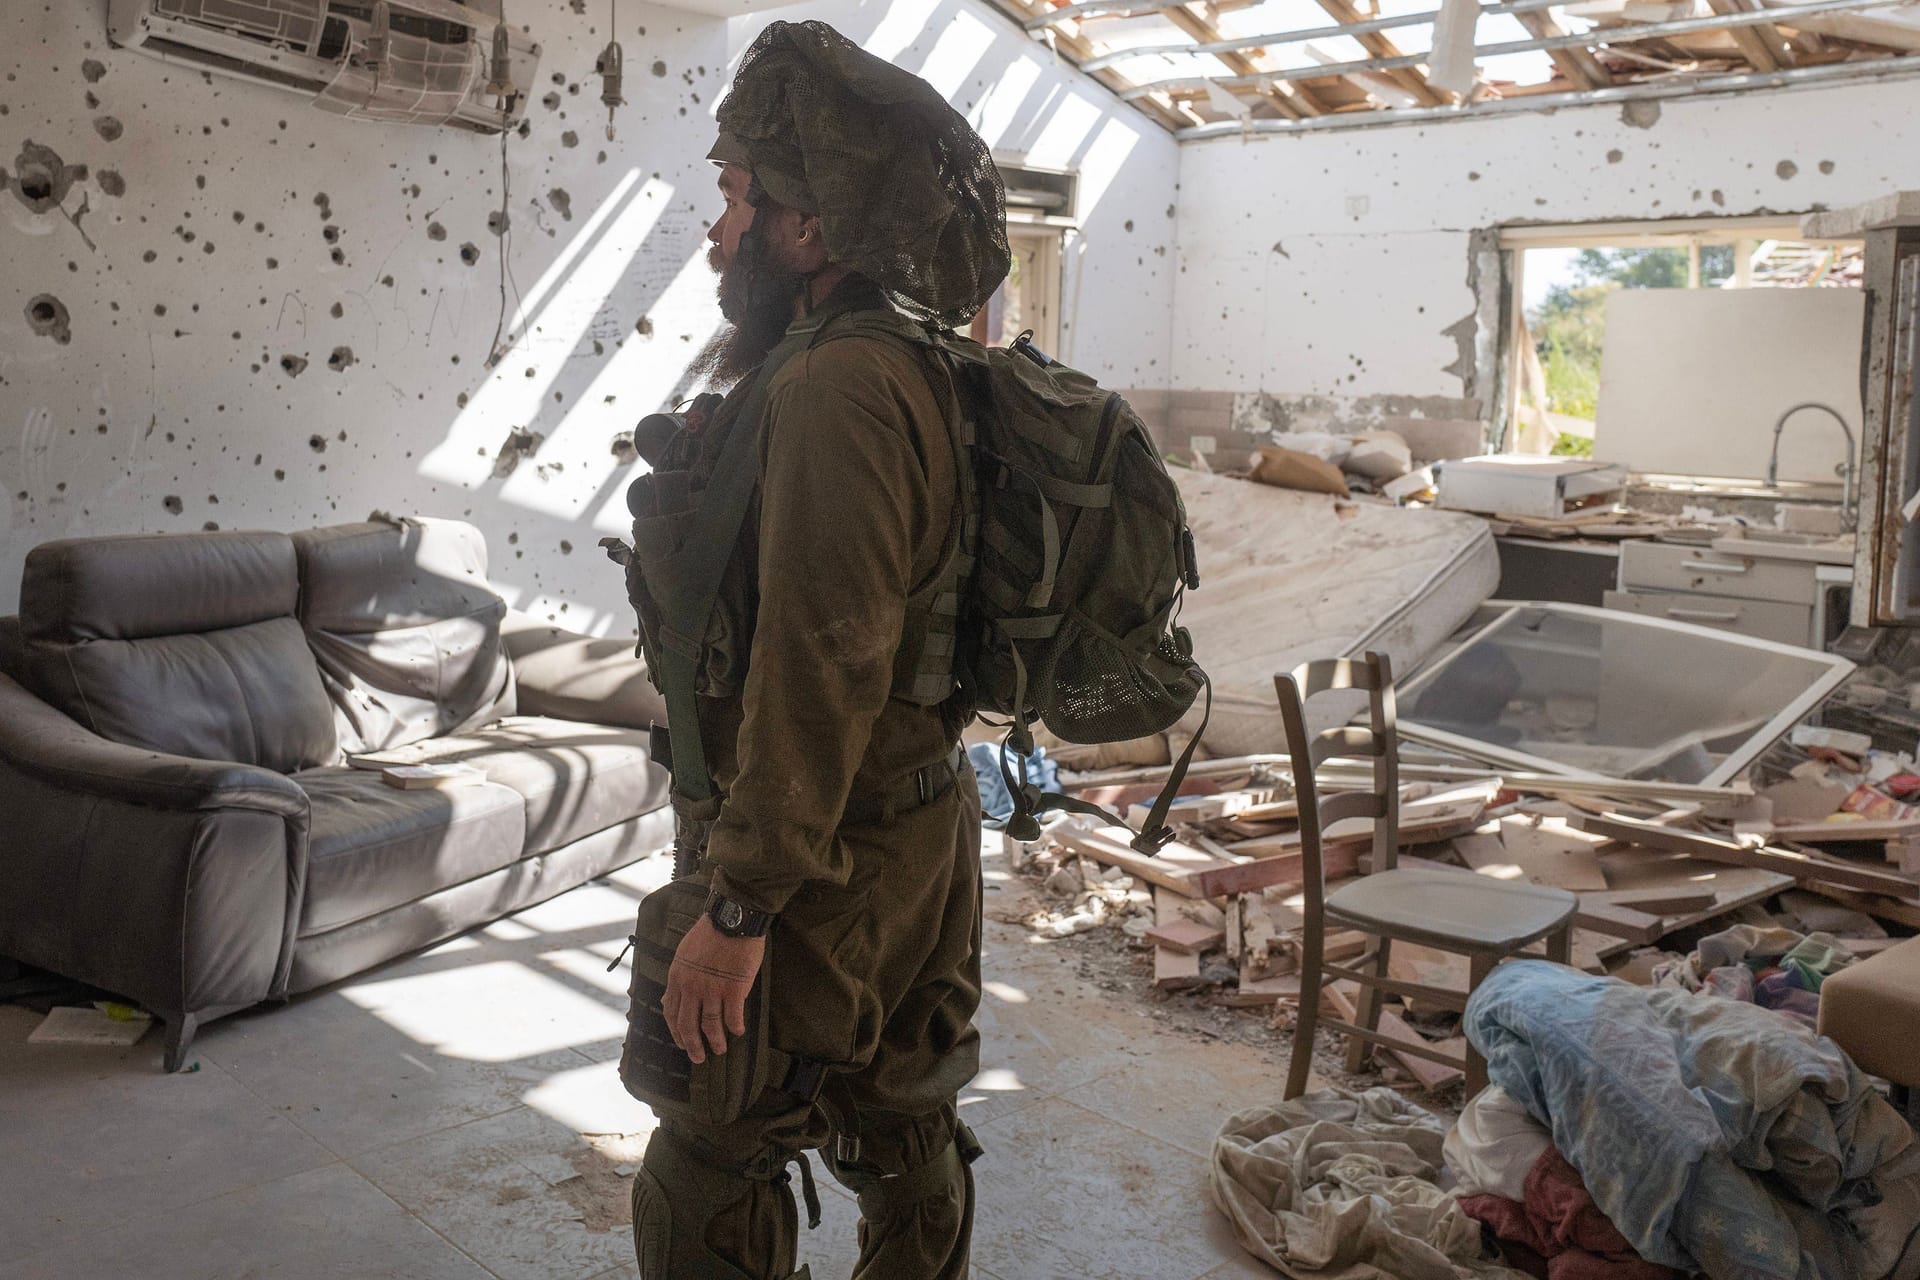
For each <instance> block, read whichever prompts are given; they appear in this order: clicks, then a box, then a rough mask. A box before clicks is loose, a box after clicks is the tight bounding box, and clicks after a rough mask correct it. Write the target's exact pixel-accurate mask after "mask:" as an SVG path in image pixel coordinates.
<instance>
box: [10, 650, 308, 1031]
mask: <svg viewBox="0 0 1920 1280" xmlns="http://www.w3.org/2000/svg"><path fill="white" fill-rule="evenodd" d="M310 811H311V810H310V806H309V804H308V801H307V796H306V793H305V792H304V791H302V790H301V789H300V787H299V786H298V785H297V784H296V783H295V782H294V781H293V780H292V779H290V778H286V777H282V776H281V775H280V774H277V773H273V772H271V771H269V770H265V769H257V768H253V767H251V766H247V765H240V764H228V763H221V762H218V761H209V760H192V759H187V758H185V757H180V756H170V755H165V754H162V753H159V752H153V751H147V750H143V749H140V748H135V747H128V746H124V745H121V744H119V743H115V742H110V741H108V740H106V739H104V738H101V737H99V736H98V735H96V734H94V733H91V732H89V731H88V730H87V729H85V728H83V727H81V726H80V725H79V724H76V723H75V722H74V721H73V720H71V719H69V718H68V717H67V716H65V715H63V714H62V713H61V712H59V711H58V710H56V709H54V708H53V707H50V706H48V705H47V704H46V703H44V702H41V701H40V700H39V699H38V698H36V697H34V696H33V695H32V694H31V693H29V692H28V691H27V690H26V689H24V688H22V687H21V686H20V685H19V684H18V683H16V682H14V681H13V680H10V679H7V678H6V677H4V676H0V813H5V814H6V815H7V817H6V819H5V820H4V821H0V955H7V956H10V957H12V958H13V959H16V960H24V961H26V962H28V963H30V964H35V965H40V966H42V967H44V968H48V969H51V970H53V971H54V972H56V973H60V974H64V975H65V976H67V977H70V978H77V979H79V980H80V981H83V982H88V983H92V984H93V985H95V986H99V987H103V988H105V989H106V990H108V991H113V992H116V993H118V994H120V995H122V996H126V997H128V998H130V999H133V1000H137V1001H139V1002H140V1003H141V1004H143V1005H145V1006H146V1007H147V1008H149V1009H152V1010H153V1011H155V1012H156V1013H159V1014H161V1015H162V1016H163V1017H165V1018H167V1019H168V1021H169V1023H170V1024H172V1025H173V1026H174V1027H182V1028H188V1029H190V1025H191V1024H190V1022H182V1018H183V1016H184V1015H190V1014H198V1013H203V1012H207V1011H212V1010H226V1009H234V1008H240V1007H243V1006H245V1005H249V1004H253V1003H256V1002H258V1001H261V1000H266V999H271V998H273V997H275V996H280V995H283V994H285V992H286V989H287V981H288V975H289V973H290V971H291V968H292V960H293V941H294V935H295V929H296V925H297V922H298V920H299V916H300V909H301V903H302V900H303V898H304V896H305V888H306V867H307V836H308V829H309V822H310Z"/></svg>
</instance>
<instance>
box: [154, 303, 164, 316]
mask: <svg viewBox="0 0 1920 1280" xmlns="http://www.w3.org/2000/svg"><path fill="white" fill-rule="evenodd" d="M153 314H155V315H157V316H163V315H165V314H167V304H166V303H164V302H156V303H154V304H153Z"/></svg>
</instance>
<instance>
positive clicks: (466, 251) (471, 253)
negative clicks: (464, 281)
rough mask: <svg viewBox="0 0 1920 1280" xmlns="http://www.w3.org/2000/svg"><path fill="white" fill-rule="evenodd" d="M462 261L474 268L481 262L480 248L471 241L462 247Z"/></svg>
mask: <svg viewBox="0 0 1920 1280" xmlns="http://www.w3.org/2000/svg"><path fill="white" fill-rule="evenodd" d="M460 261H462V262H464V263H466V264H467V265H468V266H470V267H471V266H474V265H475V264H476V263H478V262H479V261H480V246H479V245H476V244H475V243H474V242H473V241H471V240H469V241H467V242H466V243H465V244H463V245H461V246H460Z"/></svg>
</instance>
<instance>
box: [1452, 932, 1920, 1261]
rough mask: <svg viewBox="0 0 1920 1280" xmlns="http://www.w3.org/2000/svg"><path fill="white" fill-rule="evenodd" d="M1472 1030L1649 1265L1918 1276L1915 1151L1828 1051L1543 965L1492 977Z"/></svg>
mask: <svg viewBox="0 0 1920 1280" xmlns="http://www.w3.org/2000/svg"><path fill="white" fill-rule="evenodd" d="M1466 1034H1467V1038H1468V1039H1469V1040H1471V1041H1472V1042H1473V1045H1474V1047H1475V1048H1477V1049H1479V1050H1480V1052H1481V1053H1482V1054H1484V1055H1485V1056H1486V1059H1487V1070H1488V1075H1489V1076H1490V1078H1491V1079H1492V1080H1493V1081H1494V1083H1496V1084H1498V1085H1500V1086H1501V1087H1502V1088H1504V1089H1505V1090H1507V1092H1509V1093H1511V1094H1513V1095H1514V1096H1515V1097H1516V1098H1519V1099H1520V1100H1521V1101H1522V1102H1523V1103H1525V1104H1526V1107H1527V1109H1528V1111H1530V1112H1531V1113H1532V1114H1533V1115H1534V1117H1535V1118H1536V1119H1538V1120H1539V1121H1540V1122H1541V1123H1543V1124H1545V1125H1546V1126H1547V1127H1548V1128H1549V1129H1551V1130H1552V1131H1553V1140H1554V1144H1555V1145H1556V1146H1558V1147H1559V1148H1560V1150H1561V1152H1562V1153H1563V1154H1564V1155H1565V1156H1566V1157H1567V1159H1568V1160H1569V1161H1570V1162H1571V1163H1572V1164H1573V1166H1574V1167H1575V1168H1576V1169H1578V1170H1579V1171H1580V1175H1581V1177H1582V1178H1583V1179H1584V1180H1585V1182H1586V1184H1587V1189H1588V1190H1589V1191H1590V1192H1592V1193H1593V1198H1594V1201H1595V1202H1596V1203H1597V1204H1598V1205H1599V1206H1600V1208H1601V1209H1602V1210H1603V1211H1604V1212H1605V1213H1606V1214H1607V1216H1608V1217H1609V1218H1611V1219H1612V1220H1613V1224H1614V1225H1615V1226H1616V1227H1618V1228H1619V1229H1620V1231H1621V1233H1622V1234H1623V1235H1625V1236H1626V1237H1627V1239H1628V1240H1630V1241H1632V1242H1633V1245H1634V1247H1635V1248H1636V1249H1637V1250H1639V1252H1640V1255H1641V1256H1642V1257H1644V1258H1646V1259H1647V1260H1648V1261H1650V1262H1658V1263H1662V1264H1665V1265H1667V1266H1670V1267H1677V1268H1680V1269H1682V1270H1690V1271H1691V1270H1698V1271H1704V1272H1706V1273H1707V1274H1708V1275H1709V1276H1713V1277H1724V1278H1725V1280H1735V1278H1736V1277H1737V1278H1738V1280H1881V1278H1883V1277H1898V1278H1900V1280H1909V1278H1911V1277H1914V1276H1920V1142H1916V1140H1915V1137H1914V1134H1913V1131H1912V1130H1911V1129H1909V1128H1908V1127H1907V1125H1906V1122H1905V1121H1904V1120H1902V1119H1901V1118H1900V1116H1899V1113H1898V1112H1896V1111H1895V1110H1894V1109H1893V1108H1892V1107H1891V1106H1890V1105H1889V1104H1888V1103H1887V1102H1886V1100H1885V1099H1883V1098H1881V1097H1880V1096H1879V1094H1878V1093H1876V1092H1875V1091H1874V1090H1873V1088H1872V1087H1871V1085H1870V1084H1869V1082H1868V1080H1867V1078H1866V1076H1865V1075H1864V1074H1863V1073H1862V1072H1861V1071H1860V1069H1859V1068H1858V1067H1856V1066H1854V1065H1853V1063H1852V1061H1851V1060H1850V1059H1848V1057H1847V1056H1846V1054H1845V1053H1843V1052H1842V1051H1841V1050H1840V1048H1839V1047H1838V1046H1837V1045H1835V1044H1834V1043H1833V1042H1832V1041H1831V1040H1826V1039H1823V1038H1816V1037H1814V1036H1813V1035H1812V1034H1811V1033H1808V1032H1805V1031H1803V1030H1801V1029H1799V1028H1797V1027H1794V1026H1793V1025H1791V1024H1789V1023H1786V1022H1784V1021H1783V1020H1782V1019H1781V1018H1780V1017H1779V1016H1778V1015H1777V1014H1774V1013H1770V1012H1768V1011H1767V1010H1765V1009H1761V1008H1758V1007H1757V1006H1754V1005H1748V1004H1739V1003H1735V1002H1733V1001H1728V1000H1721V999H1716V998H1713V997H1711V996H1698V995H1693V994H1690V993H1687V992H1684V991H1674V990H1665V989H1647V988H1641V987H1635V986H1632V985H1630V984H1628V983H1625V982H1621V981H1619V980H1617V979H1613V978H1596V977H1592V976H1589V975H1587V974H1584V973H1580V972H1578V971H1576V970H1573V969H1567V968H1563V967H1561V966H1558V965H1550V964H1543V963H1540V962H1538V961H1519V962H1515V963H1511V964H1506V965H1502V966H1501V967H1500V968H1498V969H1496V970H1495V971H1494V973H1493V974H1492V976H1490V977H1489V978H1488V979H1487V981H1486V982H1485V983H1484V984H1483V985H1482V986H1481V987H1480V989H1479V990H1478V991H1476V992H1475V993H1474V995H1473V999H1472V1000H1471V1001H1469V1002H1468V1005H1467V1014H1466Z"/></svg>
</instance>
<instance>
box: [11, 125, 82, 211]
mask: <svg viewBox="0 0 1920 1280" xmlns="http://www.w3.org/2000/svg"><path fill="white" fill-rule="evenodd" d="M78 176H79V170H78V168H77V166H74V165H69V164H67V163H66V162H65V161H63V160H62V159H61V158H60V153H59V152H57V151H55V150H54V149H53V148H51V147H43V146H41V145H40V144H39V143H37V142H31V141H30V142H26V143H23V144H21V147H20V154H19V155H18V156H17V157H15V159H14V162H13V194H14V195H15V196H17V197H19V200H20V203H21V204H24V205H26V206H27V209H28V211H29V212H32V213H45V212H47V211H48V210H49V209H56V208H58V207H60V206H61V205H62V204H64V203H66V199H67V192H68V191H70V190H72V189H73V184H74V182H75V181H76V180H77V178H78Z"/></svg>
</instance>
